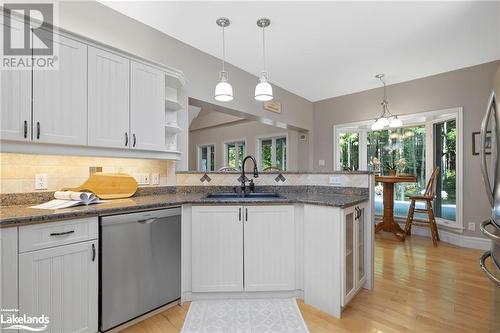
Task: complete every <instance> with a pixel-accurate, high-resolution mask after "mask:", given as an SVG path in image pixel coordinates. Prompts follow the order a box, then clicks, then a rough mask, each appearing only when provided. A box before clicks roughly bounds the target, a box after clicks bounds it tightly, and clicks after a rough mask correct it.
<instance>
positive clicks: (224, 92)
mask: <svg viewBox="0 0 500 333" xmlns="http://www.w3.org/2000/svg"><path fill="white" fill-rule="evenodd" d="M214 98H215V100H216V101H219V102H229V101H232V100H233V87H231V85H230V84H229V82H227V72H225V71H221V72H220V82H219V83H217V85H216V86H215V95H214Z"/></svg>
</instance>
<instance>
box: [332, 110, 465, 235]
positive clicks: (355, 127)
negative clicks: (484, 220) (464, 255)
mask: <svg viewBox="0 0 500 333" xmlns="http://www.w3.org/2000/svg"><path fill="white" fill-rule="evenodd" d="M398 117H399V118H400V119H401V120H403V122H404V123H405V126H404V127H412V126H420V125H425V159H426V164H425V179H426V182H428V181H429V178H430V176H431V174H432V170H433V168H434V163H435V162H434V124H435V123H440V122H444V121H448V120H452V119H455V120H456V122H457V125H456V128H457V141H456V145H457V146H456V150H457V157H456V158H457V160H456V175H457V176H456V178H457V183H456V187H457V188H456V191H457V198H456V205H457V212H456V219H455V221H451V220H445V219H443V218H439V217H436V222H437V223H438V224H439V225H443V226H446V227H449V228H453V229H458V230H460V231H463V230H464V229H465V228H464V221H463V207H464V206H463V170H464V164H463V157H464V150H463V148H464V129H463V108H462V107H455V108H449V109H441V110H434V111H426V112H418V113H414V114H408V115H401V116H398ZM373 121H374V120H373V119H371V120H364V121H358V122H352V123H345V124H339V125H334V126H333V165H334V170H341V169H342V166H341V165H340V145H339V138H340V134H341V133H346V132H357V133H359V157H358V158H359V170H367V169H368V153H367V134H368V132H369V131H370V130H371V129H370V126H371V124H372V123H373Z"/></svg>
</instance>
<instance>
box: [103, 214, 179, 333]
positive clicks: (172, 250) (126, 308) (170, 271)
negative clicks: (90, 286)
mask: <svg viewBox="0 0 500 333" xmlns="http://www.w3.org/2000/svg"><path fill="white" fill-rule="evenodd" d="M100 233H101V238H100V239H101V243H100V244H101V251H100V253H101V260H100V318H99V319H100V325H99V327H100V330H101V331H107V330H109V329H111V328H113V327H115V326H118V325H120V324H122V323H125V322H127V321H129V320H131V319H133V318H136V317H138V316H141V315H143V314H145V313H147V312H149V311H151V310H154V309H156V308H159V307H161V306H163V305H165V304H167V303H170V302H172V301H174V300H177V299H179V298H180V296H181V209H180V208H169V209H161V210H153V211H146V212H140V213H131V214H122V215H112V216H105V217H102V218H101V222H100Z"/></svg>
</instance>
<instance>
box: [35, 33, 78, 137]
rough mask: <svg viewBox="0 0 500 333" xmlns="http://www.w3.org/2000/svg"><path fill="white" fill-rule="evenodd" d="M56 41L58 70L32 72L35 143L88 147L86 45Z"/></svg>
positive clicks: (72, 41)
mask: <svg viewBox="0 0 500 333" xmlns="http://www.w3.org/2000/svg"><path fill="white" fill-rule="evenodd" d="M57 37H58V38H53V35H52V34H51V33H46V35H45V36H44V38H46V39H53V41H54V43H57V46H56V48H58V50H59V54H58V68H57V69H55V70H34V71H33V140H34V141H37V142H45V143H58V144H69V145H86V144H87V70H86V66H87V45H85V44H83V43H80V42H77V41H75V40H73V39H69V38H66V37H63V36H57Z"/></svg>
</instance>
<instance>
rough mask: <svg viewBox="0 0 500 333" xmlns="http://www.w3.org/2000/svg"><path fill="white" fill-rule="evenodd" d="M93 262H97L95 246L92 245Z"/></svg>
mask: <svg viewBox="0 0 500 333" xmlns="http://www.w3.org/2000/svg"><path fill="white" fill-rule="evenodd" d="M92 261H95V245H94V243H92Z"/></svg>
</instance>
